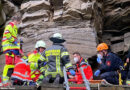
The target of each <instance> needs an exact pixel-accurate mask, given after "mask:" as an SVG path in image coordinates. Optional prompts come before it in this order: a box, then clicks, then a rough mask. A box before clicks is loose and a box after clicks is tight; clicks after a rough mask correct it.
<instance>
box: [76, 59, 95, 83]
mask: <svg viewBox="0 0 130 90" xmlns="http://www.w3.org/2000/svg"><path fill="white" fill-rule="evenodd" d="M80 67H82V68H84V69H83V72H84V74H85V77H86V79H87V80H92V79H93V72H92V68H91V66H90V65H89V64H88V63H87V62H86V60H85V59H83V58H82V57H81V59H80V61H79V63H77V64H76V75H75V79H76V81H77V84H81V83H83V78H82V75H81V71H80Z"/></svg>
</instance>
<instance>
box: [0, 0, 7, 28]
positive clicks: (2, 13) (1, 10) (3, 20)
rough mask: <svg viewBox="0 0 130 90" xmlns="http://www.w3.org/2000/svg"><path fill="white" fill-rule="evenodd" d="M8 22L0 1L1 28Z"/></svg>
mask: <svg viewBox="0 0 130 90" xmlns="http://www.w3.org/2000/svg"><path fill="white" fill-rule="evenodd" d="M5 21H6V16H5V13H4V11H3V7H2V2H1V1H0V26H1V25H3V24H4V23H5Z"/></svg>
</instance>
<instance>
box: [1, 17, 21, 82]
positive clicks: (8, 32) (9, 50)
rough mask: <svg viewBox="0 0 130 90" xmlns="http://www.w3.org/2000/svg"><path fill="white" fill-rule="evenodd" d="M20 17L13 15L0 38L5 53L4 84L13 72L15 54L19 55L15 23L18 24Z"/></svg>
mask: <svg viewBox="0 0 130 90" xmlns="http://www.w3.org/2000/svg"><path fill="white" fill-rule="evenodd" d="M20 22H21V17H20V16H14V17H13V18H12V22H10V23H9V24H8V25H7V26H6V27H5V29H4V33H3V38H2V49H3V53H4V54H5V63H6V64H5V66H4V69H3V83H4V84H6V83H7V82H8V81H9V78H10V76H11V74H12V72H13V69H14V65H15V63H16V58H17V56H19V55H20V52H19V49H20V44H19V42H18V37H17V34H18V28H17V25H18V24H20Z"/></svg>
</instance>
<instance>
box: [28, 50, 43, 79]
mask: <svg viewBox="0 0 130 90" xmlns="http://www.w3.org/2000/svg"><path fill="white" fill-rule="evenodd" d="M40 57H41V54H40V53H38V52H37V51H36V50H35V51H33V53H30V54H29V56H28V63H30V69H31V78H32V79H33V80H34V81H37V80H38V77H39V76H40V74H41V72H43V71H42V70H43V69H44V68H40V69H39V68H38V60H39V58H40Z"/></svg>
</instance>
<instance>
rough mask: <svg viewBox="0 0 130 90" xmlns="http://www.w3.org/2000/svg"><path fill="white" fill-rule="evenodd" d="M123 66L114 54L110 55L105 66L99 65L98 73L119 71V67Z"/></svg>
mask: <svg viewBox="0 0 130 90" xmlns="http://www.w3.org/2000/svg"><path fill="white" fill-rule="evenodd" d="M122 64H123V62H122V60H121V59H120V58H119V57H118V56H116V55H115V54H112V53H110V54H109V55H108V56H107V58H106V62H105V64H103V63H102V64H101V66H100V71H101V72H102V71H116V70H119V69H120V66H121V65H122Z"/></svg>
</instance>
